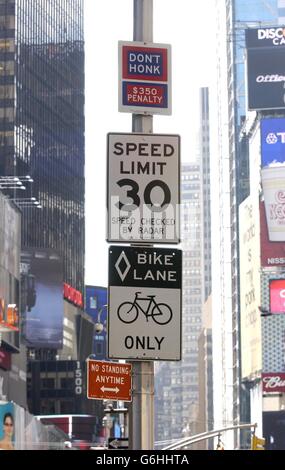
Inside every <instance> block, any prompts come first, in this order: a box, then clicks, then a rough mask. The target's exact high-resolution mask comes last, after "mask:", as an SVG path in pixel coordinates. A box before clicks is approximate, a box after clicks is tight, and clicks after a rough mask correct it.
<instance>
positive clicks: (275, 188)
mask: <svg viewBox="0 0 285 470" xmlns="http://www.w3.org/2000/svg"><path fill="white" fill-rule="evenodd" d="M261 183H262V189H263V196H264V204H265V213H266V221H267V228H268V237H269V240H270V241H272V242H284V241H285V166H280V167H277V166H276V167H275V166H273V167H266V168H262V169H261Z"/></svg>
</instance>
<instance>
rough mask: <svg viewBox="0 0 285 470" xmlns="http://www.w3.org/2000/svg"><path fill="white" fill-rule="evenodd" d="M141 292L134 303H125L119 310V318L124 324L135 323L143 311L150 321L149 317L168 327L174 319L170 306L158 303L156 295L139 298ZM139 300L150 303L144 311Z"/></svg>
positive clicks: (137, 294) (137, 293)
mask: <svg viewBox="0 0 285 470" xmlns="http://www.w3.org/2000/svg"><path fill="white" fill-rule="evenodd" d="M139 294H141V292H136V295H135V300H134V301H133V302H123V303H122V304H121V305H120V306H119V308H118V312H117V313H118V317H119V319H120V320H121V322H123V323H127V324H130V323H134V322H135V321H136V319H137V318H138V316H139V311H141V312H142V313H143V314H144V315H145V318H146V321H148V319H149V317H151V318H152V319H153V321H154V322H155V323H157V324H158V325H167V323H169V322H170V321H171V319H172V310H171V308H170V307H169V305H166V304H163V303H159V304H158V303H157V302H156V301H155V300H154V298H155V297H156V296H155V295H148V296H147V297H139ZM138 300H146V301H148V305H147V308H146V309H144V308H143V307H141V305H140V304H139V303H138Z"/></svg>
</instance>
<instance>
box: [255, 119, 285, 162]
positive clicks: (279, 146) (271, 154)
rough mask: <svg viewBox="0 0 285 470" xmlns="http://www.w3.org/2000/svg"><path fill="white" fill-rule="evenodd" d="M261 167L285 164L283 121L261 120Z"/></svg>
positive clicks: (284, 125)
mask: <svg viewBox="0 0 285 470" xmlns="http://www.w3.org/2000/svg"><path fill="white" fill-rule="evenodd" d="M260 130H261V165H262V166H263V167H264V166H269V165H278V166H280V165H282V164H285V119H284V118H268V119H261V123H260Z"/></svg>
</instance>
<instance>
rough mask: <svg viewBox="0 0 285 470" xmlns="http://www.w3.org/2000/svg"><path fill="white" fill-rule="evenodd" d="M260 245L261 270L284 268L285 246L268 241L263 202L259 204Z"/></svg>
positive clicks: (281, 243)
mask: <svg viewBox="0 0 285 470" xmlns="http://www.w3.org/2000/svg"><path fill="white" fill-rule="evenodd" d="M260 243H261V250H260V256H261V266H262V267H263V268H270V267H273V266H280V267H282V266H285V244H284V242H273V241H270V240H269V235H268V227H267V221H266V216H265V207H264V202H263V201H261V202H260Z"/></svg>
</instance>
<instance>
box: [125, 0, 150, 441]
mask: <svg viewBox="0 0 285 470" xmlns="http://www.w3.org/2000/svg"><path fill="white" fill-rule="evenodd" d="M133 40H134V41H143V42H149V43H151V42H153V0H134V33H133ZM132 132H141V133H143V134H152V132H153V117H152V116H147V115H142V114H133V115H132ZM132 364H133V401H132V404H131V406H130V414H129V447H130V449H132V450H140V449H141V450H152V449H154V362H153V361H148V362H143V361H133V362H132Z"/></svg>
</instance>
